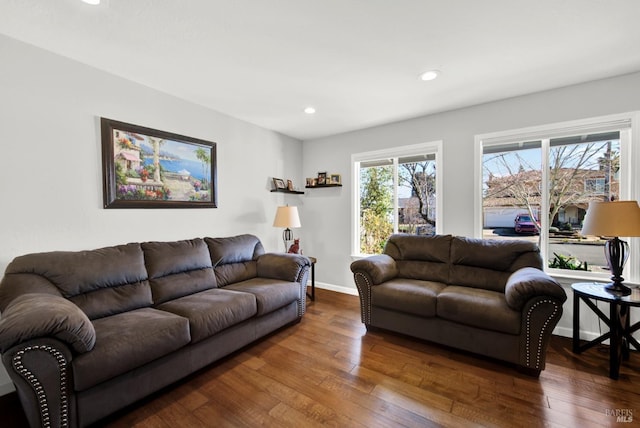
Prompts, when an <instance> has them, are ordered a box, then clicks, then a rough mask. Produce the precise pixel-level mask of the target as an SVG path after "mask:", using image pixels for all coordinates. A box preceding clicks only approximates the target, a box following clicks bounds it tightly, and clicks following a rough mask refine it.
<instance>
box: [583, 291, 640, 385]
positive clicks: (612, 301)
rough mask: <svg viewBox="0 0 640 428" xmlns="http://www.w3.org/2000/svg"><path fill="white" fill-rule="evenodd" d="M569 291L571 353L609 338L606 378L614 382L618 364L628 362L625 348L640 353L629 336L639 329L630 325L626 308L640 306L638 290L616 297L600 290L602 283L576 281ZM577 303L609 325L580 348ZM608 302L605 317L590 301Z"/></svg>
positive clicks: (637, 324)
mask: <svg viewBox="0 0 640 428" xmlns="http://www.w3.org/2000/svg"><path fill="white" fill-rule="evenodd" d="M571 288H572V289H573V352H574V353H576V354H579V353H581V352H582V351H586V350H587V349H589V348H591V347H593V346H594V345H597V344H598V343H602V342H603V341H605V340H607V339H609V377H610V378H611V379H618V376H619V374H620V363H621V361H622V360H623V359H624V360H628V359H629V345H633V347H634V348H636V350H640V344H639V343H638V341H637V340H636V339H634V337H633V336H632V335H633V333H634V332H635V331H637V330H640V321H639V322H637V323H635V324H633V325H631V320H630V317H629V312H630V308H631V307H632V306H634V307H640V290H639V289H638V288H637V287H636V288H632V291H633V292H632V293H631V295H630V296H617V295H615V294H612V293H610V292H608V291H606V290H605V289H604V284H601V283H594V282H579V283H576V284H573V285H571ZM580 300H582V301H583V302H584V303H586V305H587V306H588V307H589V308H590V309H591V310H592V311H593V312H594V313H595V314H596V315H598V317H599V318H600V319H601V320H602V321H603V322H604V323H605V324H606V325H607V326H609V332H607V333H605V334H603V335H602V336H600V337H598V338H596V339H594V340H592V341H591V342H589V343H585V344H584V345H581V344H580ZM598 300H600V301H602V302H607V303H609V316H608V317H607V315H606V314H605V313H604V312H602V311H601V310H600V308H598V306H596V303H594V301H598Z"/></svg>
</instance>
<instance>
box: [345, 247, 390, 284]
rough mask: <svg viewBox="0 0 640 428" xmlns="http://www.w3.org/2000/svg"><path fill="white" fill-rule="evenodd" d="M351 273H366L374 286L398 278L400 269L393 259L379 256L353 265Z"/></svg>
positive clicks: (370, 257) (382, 255)
mask: <svg viewBox="0 0 640 428" xmlns="http://www.w3.org/2000/svg"><path fill="white" fill-rule="evenodd" d="M351 272H353V273H354V274H356V273H358V272H360V273H364V274H366V275H367V276H368V277H369V278H370V279H371V282H372V285H377V284H382V283H383V282H385V281H389V280H390V279H393V278H395V277H396V276H398V267H397V266H396V261H395V260H394V259H393V258H392V257H390V256H388V255H386V254H379V255H376V256H369V257H366V258H364V259H360V260H356V261H355V262H353V263H351Z"/></svg>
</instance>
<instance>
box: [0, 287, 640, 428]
mask: <svg viewBox="0 0 640 428" xmlns="http://www.w3.org/2000/svg"><path fill="white" fill-rule="evenodd" d="M607 351H608V349H607V348H606V347H602V348H595V349H591V350H589V351H587V352H585V353H583V354H581V355H575V354H573V352H571V341H570V340H569V339H567V338H561V337H554V338H553V340H552V342H551V346H550V349H549V353H548V358H547V367H546V370H544V371H543V372H542V374H541V375H540V377H539V378H532V377H528V376H527V375H525V374H522V373H520V372H518V371H517V370H516V369H515V368H514V367H512V366H509V365H505V364H504V363H501V362H498V361H494V360H490V359H486V358H482V357H478V356H475V355H472V354H469V353H465V352H460V351H457V350H454V349H450V348H446V347H442V346H438V345H435V344H430V343H426V342H422V341H417V340H414V339H410V338H407V337H403V336H398V335H395V334H392V333H386V332H381V331H376V332H367V331H366V330H365V328H364V326H363V325H362V323H361V322H360V314H359V303H358V298H357V297H355V296H349V295H344V294H339V293H333V292H330V291H326V290H316V301H315V302H308V308H307V314H306V315H305V316H304V318H303V320H302V322H301V323H300V324H297V325H295V326H293V327H289V328H286V329H284V330H281V331H279V332H277V333H276V334H274V335H272V336H270V337H268V338H266V339H265V340H262V341H260V342H258V343H256V344H254V345H252V346H250V347H248V348H247V349H245V350H243V351H241V352H238V353H236V354H234V355H232V356H230V357H228V358H225V359H224V360H223V361H220V362H218V363H217V364H214V365H213V366H211V367H209V368H207V369H204V370H202V371H200V372H198V373H197V374H195V375H193V376H190V377H189V378H188V379H186V380H184V381H182V382H180V383H178V384H176V385H172V386H171V387H168V388H166V389H165V390H163V391H160V392H159V393H157V394H154V395H153V396H152V397H149V398H148V399H145V400H144V401H142V402H140V403H138V404H137V405H135V406H132V407H130V408H128V409H126V410H125V411H122V412H119V413H118V414H116V415H114V416H112V417H110V418H108V420H106V421H104V422H103V423H102V424H101V425H103V426H107V427H113V428H116V427H134V426H135V427H159V428H164V427H167V428H168V427H172V428H175V427H255V426H273V427H296V428H297V427H308V426H327V425H328V426H341V427H402V426H406V427H430V426H446V427H466V426H490V427H536V426H540V427H541V426H549V427H592V426H640V355H638V354H639V353H638V352H632V353H631V358H630V360H629V361H627V362H625V363H624V364H623V366H622V368H621V372H620V379H619V380H617V381H616V380H612V379H609V377H608V367H609V366H608V364H609V361H608V353H607ZM15 403H17V400H16V399H15V394H12V395H9V396H5V397H4V398H2V399H0V412H1V413H0V414H1V416H0V425H2V426H16V427H20V426H24V425H25V424H24V417H23V416H22V414H21V411H20V408H19V405H16V404H15ZM616 413H617V414H618V415H623V416H627V417H629V416H630V417H631V419H632V423H627V424H623V425H620V422H617V417H616ZM626 420H627V421H628V420H629V419H628V418H627V419H626ZM7 423H9V424H10V425H7Z"/></svg>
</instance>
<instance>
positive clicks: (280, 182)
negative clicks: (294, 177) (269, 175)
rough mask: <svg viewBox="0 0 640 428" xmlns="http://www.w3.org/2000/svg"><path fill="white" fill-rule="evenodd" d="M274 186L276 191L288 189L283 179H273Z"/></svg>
mask: <svg viewBox="0 0 640 428" xmlns="http://www.w3.org/2000/svg"><path fill="white" fill-rule="evenodd" d="M273 185H274V186H275V188H276V190H278V189H286V188H287V186H286V185H285V184H284V180H283V179H281V178H275V177H273Z"/></svg>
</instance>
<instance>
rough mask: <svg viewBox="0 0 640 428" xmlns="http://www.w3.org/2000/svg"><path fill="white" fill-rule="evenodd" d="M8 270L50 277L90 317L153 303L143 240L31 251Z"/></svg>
mask: <svg viewBox="0 0 640 428" xmlns="http://www.w3.org/2000/svg"><path fill="white" fill-rule="evenodd" d="M6 274H7V275H10V274H32V275H38V276H40V277H42V278H44V279H46V280H47V281H49V282H51V283H52V284H53V285H55V286H56V287H57V288H58V290H60V294H61V295H62V296H63V297H65V298H67V299H69V300H71V301H72V302H74V303H75V304H76V305H78V306H79V307H80V309H82V311H84V313H85V314H87V316H88V317H89V319H96V318H101V317H104V316H107V315H113V314H117V313H120V312H125V311H129V310H132V309H136V308H141V307H145V306H150V305H151V304H152V300H151V289H150V288H149V282H148V281H147V271H146V269H145V266H144V257H143V254H142V249H141V248H140V244H127V245H118V246H115V247H106V248H100V249H96V250H88V251H52V252H46V253H36V254H27V255H24V256H19V257H16V258H15V259H14V260H13V261H12V262H11V263H10V264H9V266H8V267H7V270H6Z"/></svg>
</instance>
